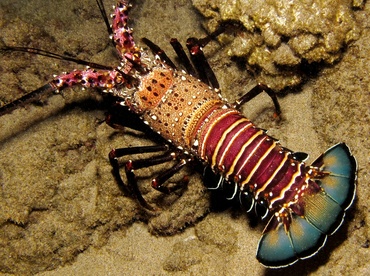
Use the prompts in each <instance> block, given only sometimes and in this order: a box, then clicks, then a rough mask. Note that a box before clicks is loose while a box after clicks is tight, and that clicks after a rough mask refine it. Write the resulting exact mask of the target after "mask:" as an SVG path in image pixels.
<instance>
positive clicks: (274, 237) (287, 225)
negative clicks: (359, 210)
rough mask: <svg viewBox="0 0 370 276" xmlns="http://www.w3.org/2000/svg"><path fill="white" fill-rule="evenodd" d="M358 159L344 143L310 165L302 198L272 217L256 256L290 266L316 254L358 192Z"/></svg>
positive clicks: (271, 265)
mask: <svg viewBox="0 0 370 276" xmlns="http://www.w3.org/2000/svg"><path fill="white" fill-rule="evenodd" d="M356 170H357V163H356V160H355V158H354V157H353V156H352V155H351V152H350V150H349V149H348V147H347V146H346V145H345V144H343V143H341V144H337V145H335V146H333V147H332V148H330V149H328V150H327V151H326V152H325V153H324V154H323V155H321V156H320V157H319V158H318V159H317V160H316V161H315V162H313V164H312V165H311V166H310V167H308V168H307V171H308V172H307V173H308V174H310V176H311V177H312V178H311V179H308V187H307V189H306V190H305V193H304V194H303V195H302V196H301V197H300V198H299V200H298V201H297V202H296V203H294V204H291V205H290V206H289V207H288V208H285V207H283V208H281V210H279V211H278V212H276V213H275V215H274V216H273V217H272V218H271V220H270V221H269V223H268V225H267V226H266V228H265V230H264V232H263V235H262V238H261V240H260V242H259V244H258V249H257V259H258V260H259V261H260V262H261V263H262V264H264V265H266V266H269V267H281V266H287V265H290V264H292V263H294V262H296V261H297V260H298V259H304V258H307V257H310V256H311V255H313V254H315V253H316V252H317V251H318V250H320V248H321V247H322V246H323V245H324V243H325V241H326V238H327V236H328V235H331V234H333V233H334V232H335V231H336V230H337V229H338V227H339V226H340V225H341V224H342V221H343V218H344V214H345V210H346V209H347V208H348V207H349V206H350V205H351V203H352V201H353V198H354V195H355V190H356V186H355V182H356Z"/></svg>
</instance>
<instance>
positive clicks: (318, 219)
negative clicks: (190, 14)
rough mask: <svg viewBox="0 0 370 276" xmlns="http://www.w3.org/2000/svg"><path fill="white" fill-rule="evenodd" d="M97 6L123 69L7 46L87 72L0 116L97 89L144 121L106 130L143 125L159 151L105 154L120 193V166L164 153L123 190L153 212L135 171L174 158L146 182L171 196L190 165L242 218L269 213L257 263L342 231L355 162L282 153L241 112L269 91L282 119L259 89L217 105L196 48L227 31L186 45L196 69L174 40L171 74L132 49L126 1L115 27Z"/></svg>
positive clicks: (158, 60)
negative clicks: (76, 90) (173, 182)
mask: <svg viewBox="0 0 370 276" xmlns="http://www.w3.org/2000/svg"><path fill="white" fill-rule="evenodd" d="M97 3H98V5H99V8H100V10H101V12H102V14H103V16H104V19H105V22H106V24H107V26H108V29H109V30H110V32H111V38H112V40H113V42H114V44H115V47H116V49H117V51H118V53H119V55H120V57H121V59H122V62H121V66H120V67H117V68H113V67H109V66H102V65H98V64H94V63H89V62H84V61H81V60H77V59H74V58H70V57H64V56H60V55H55V54H52V53H49V52H46V51H43V50H39V49H31V48H22V47H8V46H5V47H3V48H2V51H25V52H34V53H37V54H40V55H45V56H49V57H54V58H57V59H67V60H71V61H74V62H77V63H79V64H86V65H89V66H90V67H88V68H86V69H85V70H74V71H72V72H70V73H65V74H62V75H59V76H57V77H55V78H54V79H53V80H52V81H51V82H49V83H47V84H46V85H44V86H43V87H41V88H39V89H37V90H35V91H33V92H31V93H30V94H28V95H26V96H24V97H23V98H21V99H19V100H17V101H15V102H13V103H10V104H8V105H5V106H3V107H1V108H0V114H2V113H7V112H10V111H11V110H12V109H14V108H16V107H17V106H18V105H19V104H24V103H27V102H32V101H33V100H34V98H35V96H37V95H39V94H43V93H50V92H59V91H61V90H62V89H65V88H68V87H71V86H74V85H81V86H82V87H95V88H100V89H103V91H104V92H106V93H110V94H112V95H113V96H115V97H116V98H117V99H118V102H119V104H120V105H122V106H124V107H125V108H126V109H128V110H129V111H130V112H131V113H133V114H136V115H137V118H139V119H140V120H135V121H134V122H133V121H131V120H128V121H124V120H121V119H116V118H115V117H114V116H109V117H108V118H107V119H108V120H107V122H108V123H109V124H110V125H112V126H114V127H116V126H117V125H121V126H126V127H130V128H133V129H137V130H144V129H146V128H145V127H144V126H143V125H147V126H149V128H150V129H151V130H152V131H153V132H154V133H157V134H159V136H160V137H162V138H163V144H161V145H158V146H150V147H139V148H122V149H115V150H112V151H111V152H110V154H109V160H110V162H111V164H112V166H113V173H114V175H115V177H116V179H117V181H118V182H119V184H121V185H124V183H123V181H122V178H121V176H120V171H119V164H118V159H119V158H121V157H123V156H126V155H131V154H137V153H141V152H162V151H164V152H165V153H164V155H162V156H161V157H155V158H151V159H145V160H137V161H131V160H130V161H128V162H127V163H126V176H127V181H128V184H129V185H130V186H131V187H132V190H133V192H134V193H135V195H136V197H137V199H138V201H139V202H140V203H141V205H143V206H144V207H145V208H148V209H154V208H153V207H152V206H151V205H149V204H148V203H147V202H146V201H145V199H144V198H143V196H142V195H141V194H140V192H139V189H138V183H137V181H136V178H135V174H134V170H136V169H139V168H142V167H148V166H152V165H156V164H160V163H165V162H167V161H171V160H176V161H177V164H176V165H175V166H174V167H172V168H170V169H168V170H167V171H165V172H164V173H163V174H161V175H159V176H158V177H156V178H155V179H153V181H152V186H153V187H154V188H155V189H157V190H159V191H162V192H166V193H169V192H171V191H172V190H173V189H175V188H176V187H172V188H169V187H167V186H166V185H165V182H166V181H167V180H168V179H169V178H170V177H171V176H173V175H174V174H175V173H176V172H178V171H179V170H180V169H181V168H183V167H184V166H185V165H186V164H189V163H192V162H200V163H202V164H203V165H204V167H205V171H204V177H205V184H206V186H207V187H208V188H210V189H223V190H224V192H225V196H226V197H227V198H228V199H234V198H237V199H239V200H240V203H241V205H242V206H243V207H244V208H245V209H246V210H247V211H248V212H250V211H251V210H255V211H256V213H257V214H258V215H259V216H261V217H262V218H265V217H267V216H268V215H269V214H271V218H270V220H269V222H268V224H267V226H266V228H265V230H264V231H263V234H262V238H261V240H260V242H259V245H258V250H257V259H258V260H259V261H260V262H261V263H262V264H264V265H266V266H271V267H281V266H286V265H289V264H292V263H294V262H296V261H297V260H298V259H303V258H306V257H309V256H311V255H313V254H314V253H316V252H317V251H318V250H319V249H320V248H321V247H322V246H323V245H324V243H325V241H326V238H327V236H328V235H330V234H332V233H334V232H335V231H336V230H337V228H338V227H339V226H340V225H341V223H342V221H343V218H344V214H345V211H346V209H347V208H349V206H350V205H351V203H352V201H353V199H354V196H355V181H356V170H357V164H356V160H355V158H354V157H353V156H352V155H351V152H350V150H349V148H348V147H347V146H346V145H345V144H344V143H339V144H337V145H335V146H333V147H331V148H330V149H328V150H327V151H326V152H325V153H324V154H322V155H321V156H320V157H319V158H317V159H316V161H314V162H313V163H312V164H311V165H306V164H305V163H304V162H303V161H304V160H303V159H305V158H304V155H303V154H299V153H294V152H292V151H290V150H288V149H286V148H284V147H282V146H281V145H280V144H279V142H278V141H276V140H275V139H274V138H272V137H270V136H268V135H267V134H266V133H265V131H264V130H262V129H259V128H257V127H255V126H254V125H253V123H252V122H250V121H249V120H248V119H247V118H245V117H244V116H243V115H242V114H241V113H240V111H239V108H240V106H241V105H242V104H244V103H245V102H247V101H249V100H250V99H251V98H253V97H254V96H256V95H258V94H259V93H261V92H266V93H268V95H269V96H270V97H271V98H272V100H273V102H274V105H275V109H276V113H277V114H279V113H280V106H279V103H278V101H277V99H276V96H275V94H274V93H273V91H271V90H270V89H269V88H268V87H265V86H263V85H258V86H256V87H255V88H254V89H252V90H251V91H249V92H248V93H247V94H245V95H244V96H243V97H241V98H240V99H239V100H238V101H236V102H235V103H229V102H228V101H227V100H226V99H223V98H222V97H221V95H220V93H219V90H218V82H217V80H216V77H215V76H214V74H213V72H212V70H211V68H210V67H209V65H208V63H207V61H206V59H205V57H204V55H203V52H202V47H203V46H205V45H206V44H207V43H208V42H209V41H210V40H211V39H213V38H215V37H217V36H218V35H219V34H220V33H221V32H223V31H224V26H220V28H219V29H218V30H216V31H215V32H214V33H212V34H210V35H209V36H207V37H206V38H204V39H199V40H198V39H195V38H191V39H189V40H188V42H187V46H188V48H189V50H190V54H191V62H192V63H193V64H194V66H195V69H196V70H195V69H194V68H193V66H192V65H191V62H190V61H189V59H188V58H187V56H186V54H185V52H184V50H183V49H182V47H181V45H180V44H179V43H178V42H177V40H175V39H174V40H172V41H171V44H172V45H173V47H174V49H175V51H176V52H177V55H178V56H179V59H180V61H181V62H182V64H183V66H184V67H185V68H186V70H187V73H186V72H184V71H179V70H177V69H176V67H175V65H174V64H173V62H172V61H171V60H170V59H169V58H168V57H167V56H166V54H165V53H164V52H163V51H162V50H161V49H160V48H158V46H156V45H155V44H154V43H152V42H151V41H150V40H148V39H143V42H144V43H145V44H147V45H148V46H149V48H151V49H152V51H153V52H154V53H155V54H156V55H155V58H154V59H153V58H151V57H150V56H149V55H148V54H147V53H146V52H145V51H143V50H142V49H141V48H139V47H137V46H136V44H135V42H134V39H133V36H132V30H131V29H130V28H129V27H128V25H127V21H128V9H129V7H130V5H129V3H128V1H119V2H118V4H117V6H116V7H115V8H114V14H113V15H112V18H113V23H112V26H110V25H109V23H108V19H107V16H106V13H105V9H104V6H103V4H102V1H100V0H97ZM92 68H95V69H92ZM210 85H211V86H212V87H213V88H211V87H210ZM140 122H141V123H140Z"/></svg>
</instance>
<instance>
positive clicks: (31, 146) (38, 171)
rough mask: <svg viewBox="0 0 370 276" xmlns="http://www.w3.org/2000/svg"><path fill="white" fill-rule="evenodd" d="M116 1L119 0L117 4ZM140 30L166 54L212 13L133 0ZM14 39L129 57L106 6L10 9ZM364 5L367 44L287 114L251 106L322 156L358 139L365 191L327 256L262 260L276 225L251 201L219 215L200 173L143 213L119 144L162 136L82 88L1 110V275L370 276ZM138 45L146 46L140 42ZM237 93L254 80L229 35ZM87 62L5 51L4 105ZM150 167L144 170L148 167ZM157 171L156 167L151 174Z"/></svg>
mask: <svg viewBox="0 0 370 276" xmlns="http://www.w3.org/2000/svg"><path fill="white" fill-rule="evenodd" d="M114 2H115V1H105V3H106V8H107V10H108V11H110V6H111V5H112V4H114ZM133 5H134V9H133V10H132V13H131V18H132V19H133V20H132V22H131V23H130V24H132V26H133V27H134V31H135V37H136V38H140V37H143V36H146V37H148V38H150V39H152V40H153V41H155V42H156V43H158V44H159V45H161V46H162V47H163V48H164V49H165V50H166V52H171V47H170V45H169V43H168V41H169V39H170V38H171V37H177V38H178V39H179V40H180V41H182V42H184V41H185V40H186V38H187V37H189V36H197V37H199V36H202V35H204V33H205V32H204V30H203V29H202V28H201V22H202V18H201V17H199V16H198V15H197V14H196V13H195V12H194V10H193V9H192V6H191V3H190V1H185V0H182V1H143V0H141V1H133ZM0 7H1V9H0V28H1V31H0V33H1V35H0V37H1V39H2V40H3V42H5V43H7V44H11V45H18V46H26V45H27V46H32V47H37V48H43V49H47V50H50V51H52V52H58V53H67V54H71V55H77V56H78V57H79V58H81V59H87V60H91V61H94V62H97V63H102V64H107V65H112V64H117V61H118V60H117V58H116V57H115V55H114V49H113V48H112V47H111V46H110V42H109V41H108V38H107V34H106V28H105V25H104V23H103V21H102V20H101V17H100V15H99V11H98V9H97V7H96V3H95V1H93V0H78V1H70V0H61V1H58V2H54V3H51V1H42V0H30V1H27V3H25V1H14V0H12V1H8V0H2V1H1V3H0ZM369 7H370V5H369V4H366V6H365V7H364V9H363V10H361V11H356V13H355V14H356V19H357V20H359V22H360V26H361V28H362V29H363V30H362V35H361V37H360V39H359V40H358V41H356V42H354V43H352V44H351V45H349V47H348V48H347V49H346V50H345V52H344V54H343V58H342V59H341V60H340V61H339V62H338V63H337V64H335V65H333V66H328V67H324V68H322V69H321V70H320V71H319V72H318V74H317V75H316V76H313V77H312V78H311V79H310V80H308V81H307V82H306V83H305V84H304V85H303V86H302V87H301V88H299V89H298V91H294V92H292V93H288V94H287V95H286V96H284V97H281V98H280V103H281V106H282V111H283V119H282V120H281V121H279V122H277V121H274V120H273V118H272V112H273V109H272V105H271V102H270V100H269V99H268V97H266V96H264V95H261V96H259V97H258V99H255V100H254V101H253V102H251V103H250V104H246V105H245V107H244V109H243V111H244V113H245V114H246V116H248V117H249V118H250V119H252V120H253V121H254V122H255V123H256V124H257V125H258V126H260V127H262V128H265V129H269V134H270V135H272V136H274V137H277V138H279V139H280V141H281V143H282V144H283V145H284V146H286V147H287V148H290V149H292V150H295V151H305V152H307V153H309V154H310V156H311V159H310V160H311V161H312V160H313V159H314V158H315V156H317V155H319V154H320V153H321V152H323V151H324V150H325V149H326V148H328V147H330V146H331V145H333V144H335V143H336V142H340V141H344V142H346V143H347V144H348V145H349V146H350V148H351V149H352V152H353V154H354V155H355V156H356V158H357V161H358V164H359V173H358V188H357V197H356V201H355V203H354V205H353V206H352V208H351V209H350V210H349V211H348V212H347V216H346V220H345V223H344V224H343V226H342V227H341V228H340V230H339V231H338V232H337V233H336V234H335V235H334V236H332V237H329V239H328V242H327V244H326V246H325V248H324V249H323V250H321V251H320V252H319V253H318V254H317V255H315V256H314V257H312V258H310V259H308V260H305V261H299V262H298V263H296V264H294V265H293V266H291V267H288V268H284V269H278V270H271V269H267V268H264V267H263V266H262V265H260V264H259V263H258V261H257V260H256V259H255V250H256V246H257V243H258V240H259V237H260V233H261V231H262V229H263V226H264V223H261V224H259V225H258V226H256V227H252V226H251V223H250V220H249V219H248V218H247V217H246V216H245V215H244V214H242V212H241V211H238V210H237V209H229V210H226V211H223V212H209V211H208V210H209V194H208V193H207V192H206V191H204V189H203V188H202V184H201V180H200V178H199V176H198V175H197V174H191V173H190V172H189V171H188V172H187V174H190V179H191V181H190V183H189V187H188V188H187V189H186V190H185V191H184V192H183V194H182V196H181V197H179V198H177V195H173V196H171V197H170V199H168V198H166V197H163V196H162V195H160V194H158V193H156V192H152V191H151V188H150V187H149V185H148V184H143V187H142V188H143V193H144V194H146V196H147V197H148V198H150V199H152V200H153V199H156V201H155V202H157V204H158V205H159V206H160V207H161V208H162V209H163V211H162V212H159V213H158V214H156V215H153V214H150V213H147V212H145V211H143V210H142V209H141V208H140V207H139V206H138V204H137V203H136V202H135V200H133V199H132V198H131V197H129V196H128V195H123V194H122V192H121V190H120V189H119V188H118V187H117V184H116V183H115V181H114V179H113V177H112V175H111V172H110V165H109V162H108V159H107V155H108V152H109V151H110V149H112V148H115V147H125V146H134V145H143V144H152V142H150V141H148V140H147V139H146V137H144V136H143V135H141V134H140V133H137V132H133V131H130V130H125V133H124V135H123V134H121V133H120V132H118V131H117V130H113V129H112V128H110V127H109V126H107V125H106V124H104V123H102V121H103V120H104V111H105V110H104V109H105V107H104V105H103V104H102V103H101V100H102V99H101V98H100V97H99V96H98V94H97V93H95V92H92V91H82V90H81V89H79V88H75V89H73V90H67V91H65V92H64V96H63V97H62V96H60V95H57V96H53V97H52V98H50V99H48V100H47V103H46V104H45V105H44V106H42V107H40V106H30V107H27V108H25V109H20V110H17V111H14V112H13V113H12V114H10V115H5V116H3V117H1V118H0V141H1V142H0V184H1V191H0V196H1V200H0V271H1V273H3V274H4V275H5V274H6V273H15V274H36V273H39V274H40V275H87V274H89V275H369V273H370V262H369V260H370V248H369V240H370V228H369V223H370V213H369V206H370V204H369V203H368V200H369V198H370V189H369V181H370V179H369V169H370V143H369V138H368V137H369V134H370V131H369V129H370V127H369V126H370V114H369V113H370V92H369V91H370V76H369V75H370V74H369V72H370V46H369V43H368V42H369V41H370V32H369V23H370V21H369V19H368V18H369V13H370V10H369ZM137 41H139V40H138V39H137ZM205 52H206V53H207V55H208V56H209V58H210V63H211V65H213V67H214V68H215V71H216V74H217V76H218V77H219V80H220V83H221V87H222V91H223V95H225V97H227V98H229V99H231V100H233V99H236V98H237V97H238V96H240V95H242V94H243V91H247V90H248V89H249V88H251V87H253V85H254V82H253V78H251V76H249V75H248V74H247V73H246V72H245V71H244V70H240V69H239V68H238V67H237V66H236V64H235V63H234V62H233V61H231V60H230V58H229V57H228V56H227V55H226V53H225V52H224V51H223V49H222V47H221V46H220V45H219V44H217V43H212V45H210V46H209V47H207V48H206V49H205ZM73 68H75V65H74V64H70V63H68V62H60V61H55V60H50V59H48V58H44V57H35V56H30V55H24V54H19V53H14V54H11V55H9V54H6V55H3V54H1V55H0V80H1V81H0V97H1V98H0V99H1V100H3V101H4V100H5V101H10V100H12V99H15V98H17V97H19V96H20V95H21V93H24V92H26V91H32V90H33V89H36V88H38V87H40V86H42V85H43V84H45V83H46V82H47V81H48V80H50V79H51V78H52V75H53V74H58V73H59V72H61V71H69V70H72V69H73ZM138 174H140V172H138ZM142 174H143V175H149V177H151V176H153V175H155V173H154V172H153V171H152V170H143V171H142Z"/></svg>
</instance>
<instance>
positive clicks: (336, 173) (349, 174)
mask: <svg viewBox="0 0 370 276" xmlns="http://www.w3.org/2000/svg"><path fill="white" fill-rule="evenodd" d="M311 167H313V168H318V169H319V172H318V174H317V175H316V176H315V175H313V177H312V178H313V179H315V181H316V182H317V183H318V184H319V185H320V186H321V188H323V189H324V191H325V192H326V193H327V194H328V195H329V196H330V197H331V198H332V199H333V200H334V201H335V202H337V203H338V204H339V205H340V206H341V207H342V208H343V209H344V210H346V209H347V208H348V207H349V206H351V204H352V201H353V199H354V197H355V191H356V178H357V176H356V172H357V162H356V159H355V158H354V157H353V156H352V154H351V151H350V150H349V148H348V147H347V145H346V144H344V143H340V144H337V145H335V146H333V147H331V148H330V149H328V150H327V151H326V152H325V153H324V154H322V155H321V156H320V157H319V158H317V159H316V160H315V161H314V162H313V163H312V165H311Z"/></svg>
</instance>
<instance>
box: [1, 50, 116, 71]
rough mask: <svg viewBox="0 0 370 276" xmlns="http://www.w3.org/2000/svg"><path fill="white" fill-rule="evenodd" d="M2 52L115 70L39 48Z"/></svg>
mask: <svg viewBox="0 0 370 276" xmlns="http://www.w3.org/2000/svg"><path fill="white" fill-rule="evenodd" d="M0 51H1V52H24V53H31V54H35V55H40V56H45V57H50V58H54V59H59V60H67V61H72V62H74V63H77V64H80V65H85V66H89V67H91V68H95V69H103V70H113V67H112V66H106V65H102V64H98V63H94V62H90V61H86V60H83V59H79V58H74V57H70V56H65V55H60V54H56V53H52V52H49V51H45V50H42V49H37V48H31V47H12V46H4V47H1V48H0Z"/></svg>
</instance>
